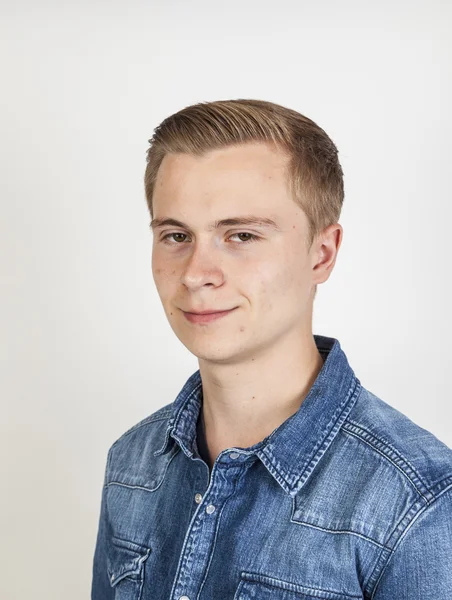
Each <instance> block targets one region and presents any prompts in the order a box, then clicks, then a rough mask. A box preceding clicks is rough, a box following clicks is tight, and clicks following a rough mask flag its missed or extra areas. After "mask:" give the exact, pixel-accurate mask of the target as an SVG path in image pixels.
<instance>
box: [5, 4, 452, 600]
mask: <svg viewBox="0 0 452 600" xmlns="http://www.w3.org/2000/svg"><path fill="white" fill-rule="evenodd" d="M451 7H452V5H451V3H450V2H447V1H446V0H444V1H443V2H441V1H439V0H429V1H428V2H427V1H424V2H416V1H413V0H410V1H409V2H408V1H388V0H385V1H383V2H381V1H380V2H379V3H375V2H372V3H371V2H363V1H356V2H351V1H348V2H347V1H342V2H334V1H333V0H331V1H330V2H327V1H322V0H316V1H315V2H314V1H313V0H311V1H310V2H307V1H295V0H293V1H292V2H290V1H287V0H279V1H278V2H276V1H275V2H263V0H259V1H246V0H241V1H240V2H237V1H236V0H228V2H215V1H214V0H210V1H209V2H207V1H199V0H198V1H196V0H190V2H186V1H185V0H179V1H176V0H172V1H169V0H165V1H163V0H160V1H159V2H156V1H154V2H152V1H148V2H138V1H133V0H129V1H128V2H114V1H111V0H110V1H109V2H107V1H105V2H101V1H96V0H91V2H88V1H87V0H82V1H80V0H79V1H78V2H75V1H72V2H54V3H50V2H39V1H37V0H35V1H34V2H28V3H25V2H17V1H16V2H14V3H13V2H8V3H7V2H3V3H2V4H1V25H0V39H1V42H0V44H1V47H0V56H1V61H2V65H1V80H0V84H1V93H0V119H1V145H0V146H1V147H0V152H1V155H0V159H1V184H0V199H1V212H0V249H1V252H0V274H1V279H0V281H1V290H0V292H1V294H0V302H1V313H0V314H1V317H0V319H1V322H0V326H1V331H0V334H1V356H0V358H1V363H0V366H1V390H0V397H1V402H2V406H1V412H2V417H1V420H0V424H1V430H0V444H1V447H0V451H1V457H2V460H1V463H0V464H1V473H0V476H1V483H2V493H1V496H0V498H1V500H0V502H1V505H0V531H1V556H0V565H1V567H0V568H1V569H2V578H1V590H2V592H1V594H2V598H5V599H8V600H18V599H21V600H22V599H25V598H33V600H62V599H63V598H64V600H80V599H81V598H88V597H89V594H90V585H91V568H92V558H93V552H94V543H95V537H96V534H97V521H98V515H99V510H100V497H101V488H102V482H103V473H104V468H105V460H106V455H107V450H108V448H109V446H110V445H111V444H112V443H113V441H114V440H116V439H117V438H118V437H119V436H120V435H121V434H122V433H123V432H124V431H125V430H126V429H128V428H129V427H131V426H132V425H133V424H135V423H136V422H137V421H139V420H140V419H142V418H144V417H145V416H147V415H149V414H150V413H152V412H153V411H154V410H156V409H157V408H159V407H160V406H163V405H164V404H167V403H169V402H171V401H172V400H174V398H175V396H176V395H177V393H178V391H179V390H180V388H181V387H182V386H183V384H184V383H185V381H186V379H187V378H188V377H189V376H190V375H191V373H193V372H194V371H195V370H196V369H197V368H198V365H197V360H196V357H194V356H193V355H191V354H190V353H189V352H188V350H187V349H186V348H185V347H184V346H183V345H182V344H181V343H180V342H179V340H178V339H177V338H176V336H175V335H174V333H173V332H172V330H171V329H170V327H169V325H168V323H167V321H166V317H165V314H164V312H163V308H162V307H161V305H160V301H159V298H158V295H157V292H156V289H155V287H154V282H153V279H152V271H151V248H152V234H151V232H150V229H149V220H150V217H149V214H148V212H147V207H146V203H145V199H144V189H143V183H142V180H143V174H144V168H145V152H146V150H147V147H148V143H147V140H148V139H149V138H150V137H151V135H152V131H153V129H154V127H156V126H157V125H158V124H159V123H160V121H161V120H162V119H163V118H165V117H167V116H168V115H170V114H171V113H173V112H175V111H177V110H179V109H181V108H183V107H184V106H187V105H188V104H191V103H194V102H201V101H208V100H218V99H229V98H259V99H265V100H270V101H273V102H277V103H280V104H284V105H286V106H289V107H291V108H294V109H295V110H298V111H299V112H301V113H304V114H306V115H307V116H308V117H310V118H312V119H313V120H314V121H316V122H317V123H318V124H319V125H320V126H321V127H323V128H324V129H325V130H326V131H327V133H328V134H329V135H330V136H331V137H332V139H333V140H334V141H335V143H336V144H337V146H338V148H339V153H340V159H341V162H342V166H343V169H344V172H345V186H346V198H345V203H344V208H343V212H342V216H341V219H340V223H341V224H342V226H343V228H344V240H343V244H342V246H341V249H340V251H339V255H338V260H337V263H336V267H335V270H334V272H333V274H332V276H331V277H330V279H329V281H328V282H326V283H325V284H324V285H322V286H319V289H318V295H317V299H316V302H315V314H314V333H319V334H324V335H328V336H331V337H336V338H337V339H339V341H340V343H341V346H342V348H343V349H344V351H345V352H346V355H347V357H348V359H349V362H350V364H351V366H352V368H353V369H354V371H355V373H356V375H357V376H358V378H359V379H360V380H361V382H362V383H363V385H364V386H365V387H367V388H368V389H370V390H371V391H372V392H373V393H375V394H377V395H378V396H380V397H381V398H382V399H384V400H385V401H386V402H388V403H390V404H392V405H393V406H394V407H396V408H398V409H399V410H401V411H402V412H404V413H405V414H407V415H408V416H409V417H410V418H411V419H412V420H414V421H415V422H416V423H418V424H419V425H421V426H422V427H424V428H426V429H429V430H430V431H432V432H433V433H434V434H435V435H436V436H437V437H439V438H440V439H441V440H442V441H444V442H445V443H447V444H448V445H449V446H450V445H452V430H451V425H450V424H451V392H450V382H451V349H450V340H451V335H452V326H451V323H452V320H451V317H450V307H451V306H452V291H451V285H450V276H451V262H450V248H451V240H450V229H451V194H450V187H451V134H452V131H451V129H452V111H451V110H450V107H451V106H452V76H451V58H452V52H451V41H450V40H451V37H450V23H451V17H452V8H451Z"/></svg>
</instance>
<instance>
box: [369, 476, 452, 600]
mask: <svg viewBox="0 0 452 600" xmlns="http://www.w3.org/2000/svg"><path fill="white" fill-rule="evenodd" d="M451 489H452V484H451V485H450V486H449V487H446V488H444V490H442V491H441V492H440V493H439V494H438V495H437V496H436V497H435V499H434V501H433V502H430V504H426V505H424V506H423V507H421V508H420V509H419V510H418V512H417V513H416V514H415V515H414V517H413V518H412V519H411V521H410V522H409V523H408V525H407V526H406V527H405V529H404V530H403V532H402V534H401V535H400V536H399V539H398V540H397V542H396V544H395V546H394V548H393V549H392V551H391V553H390V554H389V556H388V558H387V560H386V562H385V564H384V566H383V568H382V569H381V571H380V574H379V576H378V579H377V581H376V582H375V586H374V588H373V590H372V593H371V596H370V600H372V598H373V597H374V596H375V592H376V591H377V587H378V584H379V583H380V580H381V578H382V577H383V574H384V572H385V570H386V568H387V566H388V564H389V561H390V560H391V558H392V557H393V555H394V553H395V551H396V550H397V548H398V547H399V546H400V544H401V543H402V541H403V540H404V539H405V536H406V535H408V534H409V533H410V530H411V527H412V525H413V524H414V523H416V521H417V519H418V518H419V517H420V516H421V515H422V514H423V513H424V512H425V511H426V510H427V509H428V508H430V507H432V506H433V507H434V506H435V505H436V502H437V501H438V499H439V498H441V497H442V496H443V494H445V493H446V492H448V491H449V490H451Z"/></svg>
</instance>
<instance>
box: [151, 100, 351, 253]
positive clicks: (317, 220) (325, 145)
mask: <svg viewBox="0 0 452 600" xmlns="http://www.w3.org/2000/svg"><path fill="white" fill-rule="evenodd" d="M148 141H149V143H150V148H149V149H148V150H147V153H146V162H147V165H146V171H145V175H144V186H145V196H146V202H147V205H148V209H149V212H150V214H151V218H153V207H152V196H153V193H154V186H155V181H156V178H157V172H158V169H159V167H160V165H161V163H162V160H163V159H164V157H165V156H166V155H167V154H173V153H184V154H191V155H194V156H203V155H204V154H205V153H206V152H209V151H211V150H216V149H220V148H226V147H228V146H234V145H238V144H245V143H247V142H264V143H270V144H275V145H276V146H277V148H278V149H280V150H282V151H283V153H284V154H285V155H287V158H288V162H287V167H286V173H287V183H288V185H289V190H290V193H291V195H292V197H293V199H294V201H295V202H296V203H297V204H298V205H299V206H300V208H301V209H302V210H303V211H304V213H305V214H306V216H307V219H308V223H309V232H308V240H307V245H308V248H310V247H311V245H312V242H313V241H314V239H315V237H316V236H317V235H318V234H319V233H320V232H321V231H323V229H325V228H326V227H328V226H329V225H331V224H333V223H336V222H337V221H338V220H339V216H340V213H341V209H342V204H343V200H344V183H343V172H342V168H341V165H340V163H339V159H338V151H337V148H336V146H335V145H334V143H333V142H332V140H331V139H330V138H329V137H328V135H327V134H326V133H325V131H324V130H323V129H321V128H320V127H319V126H318V125H317V124H316V123H314V121H311V119H308V118H307V117H305V116H304V115H302V114H300V113H299V112H297V111H295V110H292V109H290V108H286V107H284V106H281V105H279V104H275V103H273V102H267V101H264V100H253V99H237V100H217V101H214V102H200V103H198V104H192V105H190V106H187V107H186V108H183V109H182V110H180V111H178V112H176V113H174V114H173V115H171V116H169V117H167V118H166V119H164V120H163V121H162V122H161V123H160V125H158V126H157V127H156V128H155V129H154V133H153V136H152V138H151V139H150V140H148Z"/></svg>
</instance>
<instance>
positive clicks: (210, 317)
mask: <svg viewBox="0 0 452 600" xmlns="http://www.w3.org/2000/svg"><path fill="white" fill-rule="evenodd" d="M236 308H238V307H237V306H236V307H235V308H231V309H229V310H222V311H215V312H211V313H201V314H200V313H190V312H185V311H182V312H183V314H184V317H185V318H186V319H187V320H188V321H190V322H191V323H201V324H202V323H210V322H211V321H216V320H218V319H221V318H222V317H225V316H226V315H229V314H230V313H231V312H233V311H234V310H235V309H236Z"/></svg>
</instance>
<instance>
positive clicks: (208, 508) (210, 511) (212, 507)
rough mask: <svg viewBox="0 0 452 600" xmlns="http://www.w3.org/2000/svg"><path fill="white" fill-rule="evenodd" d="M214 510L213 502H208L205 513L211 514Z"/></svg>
mask: <svg viewBox="0 0 452 600" xmlns="http://www.w3.org/2000/svg"><path fill="white" fill-rule="evenodd" d="M214 510H215V506H214V505H213V504H209V506H208V507H207V508H206V513H208V514H209V515H211V514H212V513H213V511H214Z"/></svg>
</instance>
